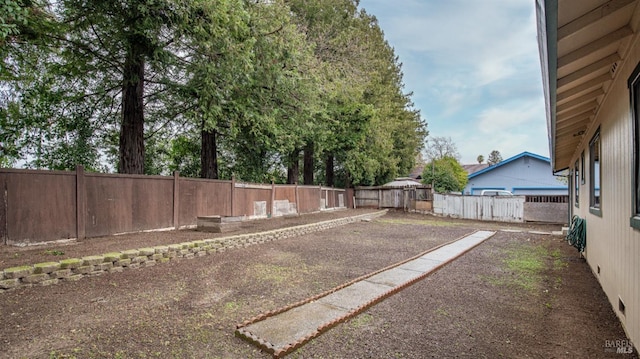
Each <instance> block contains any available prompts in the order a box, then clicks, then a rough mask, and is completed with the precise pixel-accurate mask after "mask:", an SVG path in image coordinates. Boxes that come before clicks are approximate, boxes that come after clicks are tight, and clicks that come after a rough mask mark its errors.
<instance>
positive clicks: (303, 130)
mask: <svg viewBox="0 0 640 359" xmlns="http://www.w3.org/2000/svg"><path fill="white" fill-rule="evenodd" d="M0 1H1V0H0ZM4 4H5V5H6V6H4V7H3V8H2V9H1V10H0V25H1V26H0V44H2V45H3V46H1V47H0V54H2V61H3V62H2V64H3V66H2V68H0V75H1V76H2V77H1V78H2V80H3V83H4V82H6V86H5V87H3V88H0V91H1V92H2V96H1V97H0V143H1V147H0V166H10V165H14V164H17V163H20V164H24V165H25V166H27V167H35V168H48V169H66V170H71V169H73V168H75V166H76V165H78V164H81V165H84V166H85V167H86V168H87V169H88V170H93V171H109V170H111V171H112V170H113V169H115V168H118V169H120V170H123V171H129V170H132V171H138V170H139V169H140V168H143V170H144V173H146V174H163V175H168V174H171V172H173V171H176V170H177V171H180V172H181V174H182V175H184V176H198V175H199V174H200V173H201V170H202V168H201V167H202V166H203V165H205V166H209V165H211V164H215V166H214V168H215V171H217V173H216V174H215V175H216V177H218V178H227V179H228V178H230V177H231V176H236V178H237V179H239V180H244V181H252V182H270V181H271V180H274V181H277V182H281V181H284V180H285V175H286V169H287V167H293V165H294V163H293V162H294V159H296V158H299V154H300V153H301V151H302V149H304V148H307V149H313V150H314V155H313V157H312V160H313V165H312V169H313V170H314V171H316V172H318V173H316V179H318V180H327V176H325V173H329V171H328V170H329V168H323V167H325V163H331V164H333V166H331V168H330V170H331V171H330V172H331V174H330V175H331V176H333V172H335V178H336V181H335V184H336V185H360V184H362V185H367V184H381V183H384V182H387V181H388V180H390V179H392V178H394V177H396V176H398V175H404V174H406V173H407V172H409V171H410V169H411V168H412V167H413V165H414V159H415V157H416V154H417V153H419V151H420V150H421V147H422V143H423V142H424V137H425V136H426V134H427V132H426V124H425V123H424V122H423V120H422V119H421V117H420V113H419V111H417V110H416V109H414V108H413V103H412V102H411V94H406V93H403V92H402V88H403V83H402V71H401V64H400V62H399V60H398V58H397V56H396V55H395V53H394V51H393V48H392V47H391V46H390V45H389V44H388V43H387V42H386V40H385V39H384V34H383V32H382V30H381V29H380V27H379V25H378V23H377V21H376V19H375V17H373V16H371V15H369V14H367V13H366V12H365V11H363V10H358V1H356V0H326V1H306V0H288V1H284V0H274V1H268V2H263V1H244V0H218V1H207V0H195V1H180V0H129V1H126V2H108V1H107V2H105V1H95V0H64V1H60V2H57V3H55V4H54V5H50V4H49V3H47V2H39V1H29V2H21V1H15V0H6V1H5V2H4ZM210 135H214V136H213V137H211V136H210ZM203 138H207V139H211V138H215V141H209V142H206V141H203ZM204 143H206V146H204V147H203V144H204ZM213 154H215V155H213ZM123 158H124V159H127V161H129V160H130V159H132V158H133V160H132V161H133V162H134V163H133V164H132V165H130V166H121V165H122V163H123ZM329 159H331V161H328V160H329ZM119 164H120V165H119ZM207 168H211V167H207ZM320 173H322V175H320ZM316 182H318V181H316Z"/></svg>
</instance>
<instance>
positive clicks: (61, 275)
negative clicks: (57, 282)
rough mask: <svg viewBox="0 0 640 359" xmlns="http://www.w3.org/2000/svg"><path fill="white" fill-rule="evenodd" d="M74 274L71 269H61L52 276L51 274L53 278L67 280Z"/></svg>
mask: <svg viewBox="0 0 640 359" xmlns="http://www.w3.org/2000/svg"><path fill="white" fill-rule="evenodd" d="M71 274H72V272H71V269H68V268H67V269H59V270H57V271H55V272H53V273H51V274H49V275H50V276H51V278H52V279H53V278H58V279H60V278H67V277H70V276H71Z"/></svg>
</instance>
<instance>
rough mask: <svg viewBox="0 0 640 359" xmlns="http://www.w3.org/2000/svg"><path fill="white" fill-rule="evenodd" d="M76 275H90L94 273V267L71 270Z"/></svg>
mask: <svg viewBox="0 0 640 359" xmlns="http://www.w3.org/2000/svg"><path fill="white" fill-rule="evenodd" d="M71 271H72V272H73V273H74V274H82V275H84V274H89V273H91V272H93V266H82V267H78V268H73V269H72V270H71Z"/></svg>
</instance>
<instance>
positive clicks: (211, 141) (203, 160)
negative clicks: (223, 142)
mask: <svg viewBox="0 0 640 359" xmlns="http://www.w3.org/2000/svg"><path fill="white" fill-rule="evenodd" d="M217 134H218V133H217V131H216V130H213V129H212V130H208V131H207V130H204V129H203V130H202V132H201V136H200V137H201V141H202V142H201V143H202V149H201V150H200V177H202V178H208V179H218V143H217V139H216V136H217Z"/></svg>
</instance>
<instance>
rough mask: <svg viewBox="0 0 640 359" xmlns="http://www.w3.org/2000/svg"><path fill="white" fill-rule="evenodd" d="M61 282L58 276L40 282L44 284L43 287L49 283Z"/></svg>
mask: <svg viewBox="0 0 640 359" xmlns="http://www.w3.org/2000/svg"><path fill="white" fill-rule="evenodd" d="M59 282H60V279H58V278H54V279H47V280H43V281H42V282H40V285H41V286H43V287H46V286H48V285H54V284H58V283H59Z"/></svg>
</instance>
